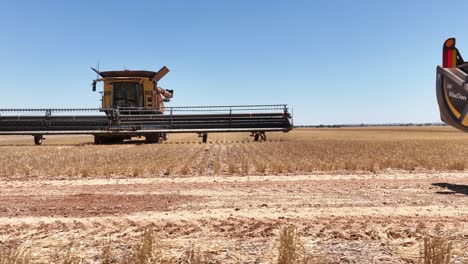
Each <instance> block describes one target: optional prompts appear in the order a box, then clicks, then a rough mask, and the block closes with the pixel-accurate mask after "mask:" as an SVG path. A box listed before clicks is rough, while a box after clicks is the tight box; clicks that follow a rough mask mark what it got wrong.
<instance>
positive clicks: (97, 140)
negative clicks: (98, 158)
mask: <svg viewBox="0 0 468 264" xmlns="http://www.w3.org/2000/svg"><path fill="white" fill-rule="evenodd" d="M94 144H95V145H101V144H103V138H102V137H100V136H94Z"/></svg>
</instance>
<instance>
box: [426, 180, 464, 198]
mask: <svg viewBox="0 0 468 264" xmlns="http://www.w3.org/2000/svg"><path fill="white" fill-rule="evenodd" d="M432 186H437V187H441V188H446V189H448V190H450V191H438V192H436V193H438V194H457V193H460V194H464V195H468V185H463V184H452V183H447V182H438V183H433V184H432Z"/></svg>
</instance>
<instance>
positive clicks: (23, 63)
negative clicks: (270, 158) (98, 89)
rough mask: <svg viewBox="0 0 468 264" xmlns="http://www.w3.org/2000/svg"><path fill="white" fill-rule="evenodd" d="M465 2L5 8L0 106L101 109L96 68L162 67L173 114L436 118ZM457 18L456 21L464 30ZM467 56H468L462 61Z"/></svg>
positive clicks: (319, 120)
mask: <svg viewBox="0 0 468 264" xmlns="http://www.w3.org/2000/svg"><path fill="white" fill-rule="evenodd" d="M467 9H468V2H466V1H450V4H447V1H407V0H406V1H403V0H401V1H400V0H393V1H345V0H343V1H337V0H336V1H334V0H328V1H326V0H323V1H320V0H319V1H275V0H273V1H251V0H237V1H214V0H213V1H204V0H201V1H177V0H176V1H47V0H46V1H3V0H2V1H0V34H1V41H0V77H1V78H0V79H1V83H0V91H2V93H1V95H0V108H7V107H98V106H99V103H100V102H99V93H93V92H91V85H90V84H91V81H92V79H93V78H95V77H96V76H95V73H93V72H92V71H91V70H90V69H89V67H90V66H95V65H96V64H97V62H98V61H100V67H101V70H115V69H123V68H124V67H125V68H126V69H148V70H150V69H151V70H157V69H159V68H160V67H162V66H163V65H167V66H168V67H169V68H170V69H171V72H170V73H169V74H168V75H167V76H166V77H164V79H163V80H162V81H161V82H160V85H161V86H163V87H165V88H169V89H174V90H175V98H174V100H173V101H172V102H171V103H170V105H173V106H182V105H210V104H215V105H229V104H270V103H287V104H288V105H290V106H291V107H293V109H294V116H295V123H296V124H333V123H386V122H390V123H391V122H434V121H439V114H438V108H437V103H436V99H435V92H434V90H435V87H434V86H435V67H436V65H437V64H440V61H441V47H442V43H443V41H444V40H445V39H446V38H447V37H451V36H454V37H456V38H457V40H458V42H457V44H458V48H459V49H460V50H461V52H462V54H463V51H464V50H466V53H467V54H468V30H467V28H466V23H463V22H461V21H462V16H459V15H457V13H460V15H463V12H464V11H463V10H467ZM457 21H460V22H458V23H457ZM466 56H468V55H465V57H466Z"/></svg>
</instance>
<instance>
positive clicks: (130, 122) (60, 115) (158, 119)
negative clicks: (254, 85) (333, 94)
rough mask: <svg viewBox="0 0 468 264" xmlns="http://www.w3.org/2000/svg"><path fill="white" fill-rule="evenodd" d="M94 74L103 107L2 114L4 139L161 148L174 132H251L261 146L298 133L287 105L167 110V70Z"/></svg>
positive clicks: (0, 124)
mask: <svg viewBox="0 0 468 264" xmlns="http://www.w3.org/2000/svg"><path fill="white" fill-rule="evenodd" d="M93 70H94V71H95V72H96V73H97V74H98V75H99V78H98V79H96V80H94V81H93V84H92V86H93V91H96V88H97V87H96V86H97V83H98V82H103V91H102V107H101V108H38V109H0V135H33V136H34V142H35V144H37V145H40V144H42V140H43V138H44V135H60V134H62V135H70V134H91V135H94V142H95V144H106V143H119V142H122V141H124V140H126V139H130V138H132V137H145V138H146V142H147V143H160V142H162V141H163V140H166V139H167V134H168V133H196V134H198V135H199V136H200V137H201V138H202V141H203V142H204V143H206V142H207V138H208V133H217V132H224V133H226V132H228V133H231V132H249V133H251V136H252V137H253V138H254V141H261V140H265V139H266V134H265V133H266V132H273V131H282V132H288V131H289V130H291V129H292V116H291V114H290V113H289V112H288V108H287V106H286V105H284V104H281V105H235V106H188V107H187V106H186V107H166V106H165V105H164V103H165V102H169V101H170V99H171V98H173V96H174V91H173V90H168V89H163V88H161V87H159V86H158V81H159V80H161V78H162V77H164V76H165V75H166V74H167V73H168V72H169V69H168V68H167V67H162V68H161V69H160V70H159V71H157V72H153V71H130V70H123V71H103V72H100V71H98V70H96V69H93ZM75 112H94V113H95V114H92V115H75V114H74V113H75ZM25 113H26V114H25Z"/></svg>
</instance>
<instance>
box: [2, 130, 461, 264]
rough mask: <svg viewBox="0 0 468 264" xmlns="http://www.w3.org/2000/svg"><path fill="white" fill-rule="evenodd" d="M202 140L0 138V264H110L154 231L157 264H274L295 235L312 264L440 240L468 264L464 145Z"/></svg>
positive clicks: (408, 136) (301, 135) (382, 134)
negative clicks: (22, 261)
mask: <svg viewBox="0 0 468 264" xmlns="http://www.w3.org/2000/svg"><path fill="white" fill-rule="evenodd" d="M200 141H201V140H200V139H199V138H197V137H196V135H192V134H190V135H189V134H187V135H186V134H180V135H170V138H169V140H168V141H167V142H165V143H164V144H159V145H146V144H139V143H138V142H137V141H134V142H129V143H125V144H120V145H108V146H94V145H92V144H91V142H92V137H86V136H74V137H65V136H56V137H50V138H49V139H47V141H45V143H44V145H43V146H34V145H33V143H32V139H31V138H30V137H0V157H1V159H0V255H1V252H8V250H10V249H12V248H15V246H17V245H24V248H25V252H30V259H31V260H32V261H33V262H38V263H44V262H50V261H51V259H54V258H57V256H58V255H59V256H66V255H67V254H68V255H70V254H71V255H73V256H74V257H76V259H82V260H83V261H84V262H90V263H94V262H97V263H101V262H104V263H113V262H114V263H116V262H117V261H122V260H123V259H125V256H128V254H130V253H129V252H134V248H132V245H137V244H138V241H140V238H141V236H142V235H143V233H144V232H145V230H146V231H147V232H148V230H151V232H152V233H151V234H152V235H153V236H154V237H156V238H157V239H156V240H157V243H158V245H160V246H158V250H161V251H162V252H163V253H164V254H165V255H166V256H172V257H174V256H176V257H177V256H181V255H184V254H187V252H189V253H190V252H192V253H193V252H195V251H196V252H198V253H197V254H199V255H200V256H203V259H204V260H205V262H208V263H277V262H278V263H279V262H280V259H281V252H279V251H278V250H277V249H278V248H279V247H280V248H281V241H279V240H278V237H280V234H282V232H285V231H284V230H285V229H284V227H287V226H291V225H292V226H294V227H295V228H296V229H295V230H296V231H297V234H298V235H299V236H300V237H301V241H302V243H301V245H302V246H303V247H302V248H303V249H304V252H307V255H310V256H312V257H314V259H315V261H316V262H317V259H316V258H319V259H320V261H322V262H323V261H324V262H325V263H417V262H418V260H419V255H420V250H421V249H422V247H423V242H424V238H425V237H426V238H427V237H428V235H430V234H435V233H437V234H438V235H440V234H443V236H444V237H447V239H449V241H451V243H452V254H453V257H452V261H453V262H454V263H466V262H468V252H467V250H466V249H467V247H468V224H467V223H468V177H467V175H468V174H466V172H465V168H466V167H467V162H466V157H467V156H468V134H464V133H461V132H458V131H457V130H454V129H452V128H448V127H371V128H337V129H325V128H323V129H296V130H293V131H292V132H290V133H288V134H281V133H278V134H269V135H268V140H267V141H266V142H252V139H251V138H250V137H249V136H248V135H245V134H232V135H230V134H210V137H209V143H208V144H201V143H200ZM281 230H283V231H281ZM109 241H110V242H109ZM71 249H72V250H71ZM190 249H191V250H192V251H191V250H190ZM110 250H111V251H112V258H111V260H112V261H110V262H105V261H104V260H105V259H106V258H105V256H107V255H106V254H107V253H109V252H110ZM193 250H195V251H193ZM71 251H73V252H72V253H70V252H71ZM103 252H104V253H103ZM106 252H107V253H106ZM105 253H106V254H105ZM161 254H162V253H161ZM63 258H64V257H62V258H61V259H63ZM59 259H60V257H59ZM0 263H1V256H0ZM191 263H195V262H194V261H192V262H191ZM303 263H313V262H305V260H304V262H303Z"/></svg>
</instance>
